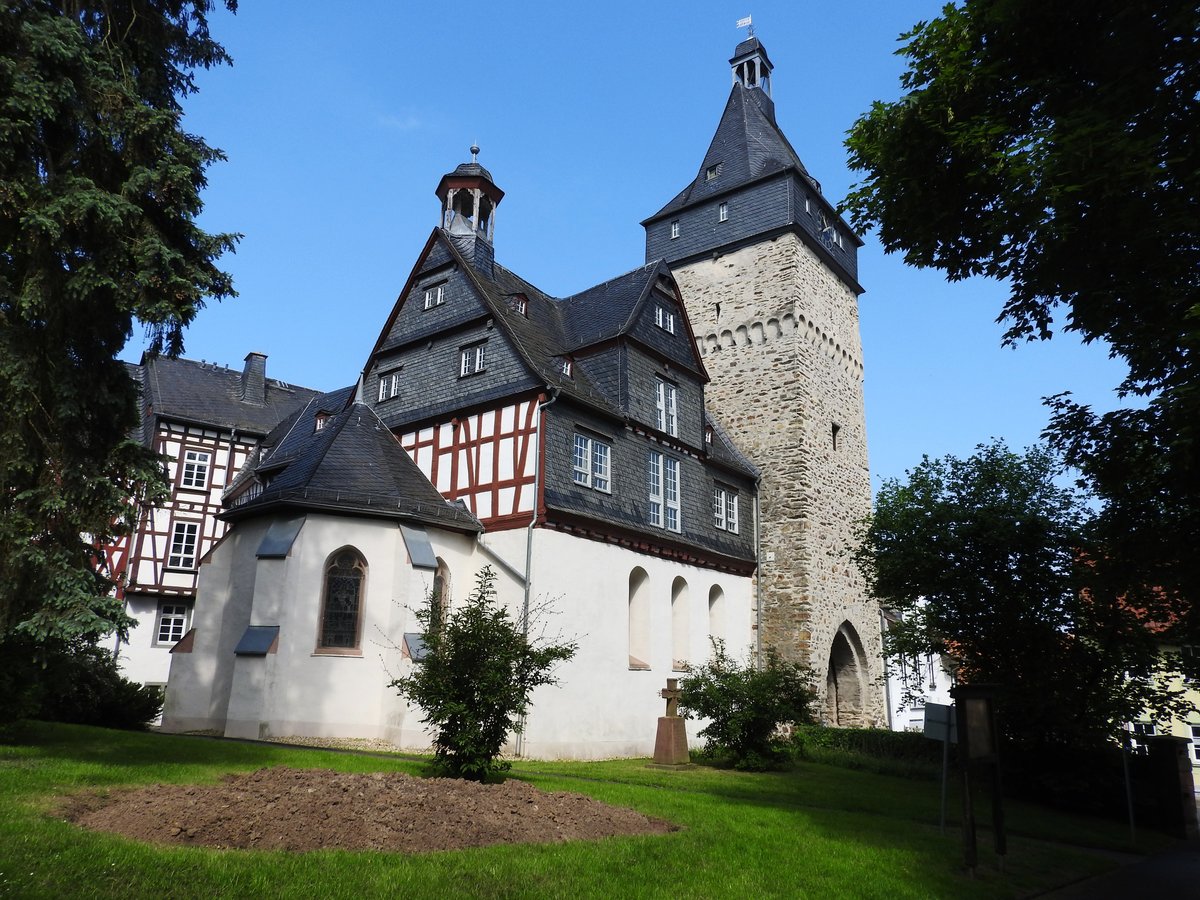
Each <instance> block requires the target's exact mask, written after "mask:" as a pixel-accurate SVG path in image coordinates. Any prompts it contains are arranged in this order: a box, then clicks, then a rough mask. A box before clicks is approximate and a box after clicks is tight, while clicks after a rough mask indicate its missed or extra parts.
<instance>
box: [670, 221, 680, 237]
mask: <svg viewBox="0 0 1200 900" xmlns="http://www.w3.org/2000/svg"><path fill="white" fill-rule="evenodd" d="M677 237H679V220H678V219H676V220H675V221H674V222H672V223H671V240H675V238H677Z"/></svg>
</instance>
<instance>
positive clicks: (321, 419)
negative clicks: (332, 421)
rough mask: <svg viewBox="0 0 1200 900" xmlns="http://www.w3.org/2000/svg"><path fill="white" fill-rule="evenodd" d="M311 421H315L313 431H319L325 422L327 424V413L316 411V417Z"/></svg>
mask: <svg viewBox="0 0 1200 900" xmlns="http://www.w3.org/2000/svg"><path fill="white" fill-rule="evenodd" d="M313 422H314V423H315V427H314V428H313V431H320V430H321V429H322V428H324V427H325V426H326V425H327V424H329V413H323V412H319V413H317V415H316V417H315V418H314V419H313Z"/></svg>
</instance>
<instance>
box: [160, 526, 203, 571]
mask: <svg viewBox="0 0 1200 900" xmlns="http://www.w3.org/2000/svg"><path fill="white" fill-rule="evenodd" d="M199 536H200V523H199V522H176V523H175V527H174V528H172V529H171V547H170V552H169V553H168V554H167V567H168V568H171V569H194V568H196V541H197V539H198V538H199Z"/></svg>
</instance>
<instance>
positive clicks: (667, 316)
mask: <svg viewBox="0 0 1200 900" xmlns="http://www.w3.org/2000/svg"><path fill="white" fill-rule="evenodd" d="M654 324H655V325H657V326H658V327H659V328H661V329H662V330H663V331H668V332H670V333H671V334H674V333H675V313H674V312H672V311H671V310H669V309H667V308H666V307H665V306H663V305H662V304H661V303H660V304H658V306H657V307H655V309H654Z"/></svg>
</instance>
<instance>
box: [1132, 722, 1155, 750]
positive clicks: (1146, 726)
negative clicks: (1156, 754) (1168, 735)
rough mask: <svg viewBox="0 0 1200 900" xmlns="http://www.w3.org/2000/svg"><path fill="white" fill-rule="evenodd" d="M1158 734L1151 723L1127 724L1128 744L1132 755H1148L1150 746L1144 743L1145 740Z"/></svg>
mask: <svg viewBox="0 0 1200 900" xmlns="http://www.w3.org/2000/svg"><path fill="white" fill-rule="evenodd" d="M1156 734H1158V732H1157V730H1155V728H1154V723H1153V722H1130V723H1129V743H1130V745H1131V747H1132V749H1133V752H1134V753H1149V752H1150V746H1149V744H1147V743H1146V738H1148V737H1153V736H1154V735H1156Z"/></svg>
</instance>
